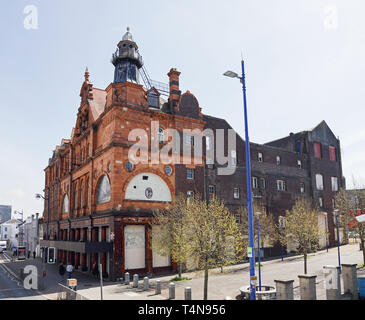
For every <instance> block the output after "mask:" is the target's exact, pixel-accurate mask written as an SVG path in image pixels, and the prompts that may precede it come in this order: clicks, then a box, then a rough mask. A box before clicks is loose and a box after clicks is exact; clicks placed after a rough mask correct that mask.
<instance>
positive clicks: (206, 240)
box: [186, 197, 246, 300]
mask: <svg viewBox="0 0 365 320" xmlns="http://www.w3.org/2000/svg"><path fill="white" fill-rule="evenodd" d="M186 213H187V215H186V218H187V219H186V224H187V226H188V227H187V229H186V230H187V235H188V242H189V254H190V256H191V258H192V260H193V261H194V265H195V267H196V268H197V269H198V270H203V271H204V300H207V299H208V275H209V269H211V268H216V267H220V266H222V265H228V264H232V263H235V262H239V261H242V259H243V257H244V254H245V253H246V246H245V241H244V239H243V237H242V234H241V233H240V231H239V228H238V226H237V223H236V220H235V217H234V216H233V215H232V214H231V212H229V210H228V209H227V208H226V207H225V205H224V203H223V202H222V201H220V200H218V199H212V200H211V201H209V203H208V204H207V203H206V202H205V201H204V200H201V199H200V198H199V197H195V198H194V199H192V201H190V202H189V206H188V208H187V210H186Z"/></svg>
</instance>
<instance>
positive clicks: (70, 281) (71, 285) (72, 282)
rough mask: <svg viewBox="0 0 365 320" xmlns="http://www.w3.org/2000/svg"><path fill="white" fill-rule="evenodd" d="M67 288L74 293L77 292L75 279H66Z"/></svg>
mask: <svg viewBox="0 0 365 320" xmlns="http://www.w3.org/2000/svg"><path fill="white" fill-rule="evenodd" d="M67 287H69V288H70V289H72V290H74V291H76V290H77V279H67Z"/></svg>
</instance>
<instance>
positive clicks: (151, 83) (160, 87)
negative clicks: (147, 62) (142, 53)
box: [138, 52, 170, 97]
mask: <svg viewBox="0 0 365 320" xmlns="http://www.w3.org/2000/svg"><path fill="white" fill-rule="evenodd" d="M138 54H139V52H138ZM139 74H140V75H141V77H142V80H143V82H144V85H145V86H146V88H147V90H150V89H151V88H155V89H156V90H157V91H158V92H159V93H160V94H161V95H163V96H167V97H168V96H169V95H170V90H169V86H168V84H166V83H163V82H159V81H155V80H151V77H150V76H149V74H148V72H147V69H146V67H145V66H144V65H143V66H142V68H140V69H139Z"/></svg>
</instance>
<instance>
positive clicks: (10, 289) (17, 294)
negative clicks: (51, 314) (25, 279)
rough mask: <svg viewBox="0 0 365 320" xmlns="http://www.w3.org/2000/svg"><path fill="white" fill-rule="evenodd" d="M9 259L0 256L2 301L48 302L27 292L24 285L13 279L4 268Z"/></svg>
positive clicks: (30, 291)
mask: <svg viewBox="0 0 365 320" xmlns="http://www.w3.org/2000/svg"><path fill="white" fill-rule="evenodd" d="M7 260H8V259H7V258H6V257H5V256H4V255H3V254H0V300H46V298H45V297H43V296H41V295H38V294H37V293H36V292H35V291H33V290H26V289H24V288H23V284H22V283H19V282H18V281H17V280H16V279H15V278H13V277H12V276H11V275H10V274H9V273H8V272H7V271H6V269H5V268H4V266H3V265H4V264H5V263H6V262H7Z"/></svg>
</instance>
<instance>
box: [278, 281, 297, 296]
mask: <svg viewBox="0 0 365 320" xmlns="http://www.w3.org/2000/svg"><path fill="white" fill-rule="evenodd" d="M293 283H294V280H275V284H276V300H294V289H293Z"/></svg>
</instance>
